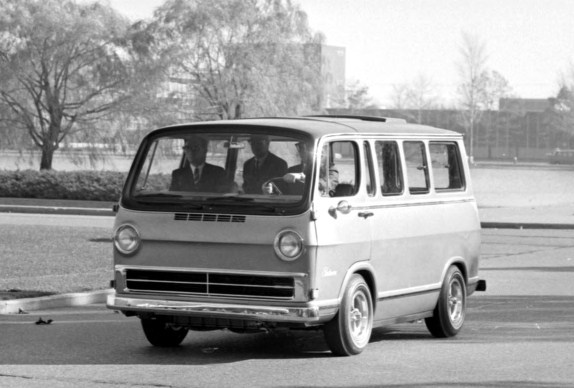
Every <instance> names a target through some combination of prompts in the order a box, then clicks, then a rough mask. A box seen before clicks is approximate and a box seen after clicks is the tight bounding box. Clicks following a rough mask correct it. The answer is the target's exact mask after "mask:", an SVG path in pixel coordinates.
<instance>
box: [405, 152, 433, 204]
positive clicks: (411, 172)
mask: <svg viewBox="0 0 574 388" xmlns="http://www.w3.org/2000/svg"><path fill="white" fill-rule="evenodd" d="M403 151H404V152H405V162H406V164H407V177H408V178H409V192H410V193H411V194H426V193H428V192H429V187H430V184H429V172H428V165H427V156H426V152H425V144H424V143H423V142H422V141H405V142H404V143H403Z"/></svg>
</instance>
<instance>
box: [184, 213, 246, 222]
mask: <svg viewBox="0 0 574 388" xmlns="http://www.w3.org/2000/svg"><path fill="white" fill-rule="evenodd" d="M173 219H174V220H175V221H197V222H245V216H236V215H231V214H203V213H175V215H174V217H173Z"/></svg>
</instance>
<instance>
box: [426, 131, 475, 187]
mask: <svg viewBox="0 0 574 388" xmlns="http://www.w3.org/2000/svg"><path fill="white" fill-rule="evenodd" d="M433 146H445V147H447V152H448V155H447V158H448V165H447V166H445V167H447V168H448V169H449V170H448V179H449V186H448V187H438V186H437V179H436V178H437V176H436V171H437V168H435V166H434V165H433V163H432V160H431V170H432V174H431V175H432V178H433V187H434V190H435V192H437V193H439V194H440V193H449V192H456V191H465V190H466V177H465V173H464V167H463V164H462V157H461V154H460V146H459V144H458V142H456V141H448V140H431V141H429V144H428V148H429V153H430V155H432V152H431V149H432V147H433ZM448 147H451V149H452V150H453V153H451V152H450V151H449V150H448ZM451 166H454V168H452V169H451ZM453 174H456V175H457V176H454V175H453ZM457 179H458V181H459V182H460V184H459V185H458V186H455V187H451V186H452V182H453V181H456V180H457Z"/></svg>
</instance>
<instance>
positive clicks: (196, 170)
mask: <svg viewBox="0 0 574 388" xmlns="http://www.w3.org/2000/svg"><path fill="white" fill-rule="evenodd" d="M193 183H194V184H196V185H197V184H198V183H199V167H195V168H194V169H193Z"/></svg>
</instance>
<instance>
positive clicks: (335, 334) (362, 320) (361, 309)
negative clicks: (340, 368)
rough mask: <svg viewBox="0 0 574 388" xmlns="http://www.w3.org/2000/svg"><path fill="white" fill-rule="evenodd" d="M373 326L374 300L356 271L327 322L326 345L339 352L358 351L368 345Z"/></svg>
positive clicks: (345, 354) (357, 352)
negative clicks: (333, 315)
mask: <svg viewBox="0 0 574 388" xmlns="http://www.w3.org/2000/svg"><path fill="white" fill-rule="evenodd" d="M372 329H373V301H372V298H371V292H370V290H369V287H368V286H367V283H366V282H365V280H364V279H363V277H362V276H361V275H357V274H355V275H353V276H352V277H351V280H350V281H349V284H348V285H347V288H346V289H345V294H344V295H343V301H342V302H341V306H340V308H339V312H338V313H337V315H335V317H334V318H333V319H332V320H331V321H330V322H328V323H327V324H326V325H325V328H324V329H323V330H324V334H325V340H326V341H327V345H329V348H330V349H331V352H333V354H335V355H336V356H352V355H355V354H359V353H361V352H362V351H363V349H365V347H367V344H368V343H369V339H370V338H371V331H372Z"/></svg>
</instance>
